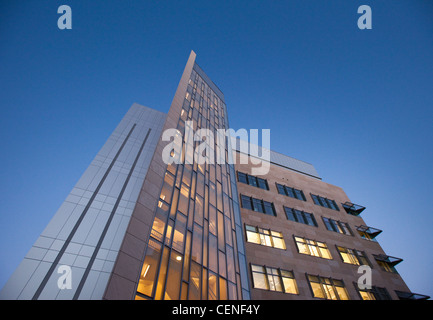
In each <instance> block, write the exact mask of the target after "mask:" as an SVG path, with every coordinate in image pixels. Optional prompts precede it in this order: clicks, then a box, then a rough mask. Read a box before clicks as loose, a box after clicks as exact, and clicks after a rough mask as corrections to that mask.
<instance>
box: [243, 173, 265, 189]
mask: <svg viewBox="0 0 433 320" xmlns="http://www.w3.org/2000/svg"><path fill="white" fill-rule="evenodd" d="M238 181H239V182H242V183H245V184H248V185H250V186H254V187H256V188H260V189H264V190H269V185H268V181H267V180H266V179H262V178H259V177H255V176H251V175H249V174H246V173H243V172H239V171H238Z"/></svg>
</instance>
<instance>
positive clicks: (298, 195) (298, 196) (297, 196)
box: [276, 183, 306, 201]
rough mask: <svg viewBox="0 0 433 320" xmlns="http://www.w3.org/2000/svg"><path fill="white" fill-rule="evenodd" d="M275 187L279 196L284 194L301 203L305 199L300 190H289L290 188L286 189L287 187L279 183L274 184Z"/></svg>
mask: <svg viewBox="0 0 433 320" xmlns="http://www.w3.org/2000/svg"><path fill="white" fill-rule="evenodd" d="M276 185H277V190H278V193H279V194H284V195H286V196H289V197H291V198H295V199H299V200H302V201H306V199H305V195H304V193H303V192H302V190H298V189H295V188H291V187H287V186H283V185H281V184H279V183H277V184H276Z"/></svg>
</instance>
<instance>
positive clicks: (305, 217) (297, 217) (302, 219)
mask: <svg viewBox="0 0 433 320" xmlns="http://www.w3.org/2000/svg"><path fill="white" fill-rule="evenodd" d="M284 211H285V212H286V217H287V219H288V220H290V221H295V222H299V223H303V224H307V225H310V226H314V227H317V222H316V219H315V218H314V215H313V214H312V213H308V212H304V211H300V210H296V209H292V208H286V207H284Z"/></svg>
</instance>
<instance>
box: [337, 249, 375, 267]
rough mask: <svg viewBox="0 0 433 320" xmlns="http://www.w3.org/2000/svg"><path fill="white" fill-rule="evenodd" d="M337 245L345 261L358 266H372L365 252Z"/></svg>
mask: <svg viewBox="0 0 433 320" xmlns="http://www.w3.org/2000/svg"><path fill="white" fill-rule="evenodd" d="M336 247H337V251H338V253H339V254H340V257H341V259H342V260H343V262H344V263H348V264H354V265H358V266H359V265H366V266H370V267H371V264H370V261H369V260H368V258H367V256H366V254H365V252H363V251H359V250H356V249H349V248H345V247H340V246H336Z"/></svg>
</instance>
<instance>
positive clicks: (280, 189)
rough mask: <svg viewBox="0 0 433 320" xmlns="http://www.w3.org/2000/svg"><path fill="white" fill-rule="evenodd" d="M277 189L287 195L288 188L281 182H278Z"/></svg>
mask: <svg viewBox="0 0 433 320" xmlns="http://www.w3.org/2000/svg"><path fill="white" fill-rule="evenodd" d="M277 190H278V193H279V194H284V195H286V196H287V193H286V189H285V188H284V186H282V185H281V184H278V183H277Z"/></svg>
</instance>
